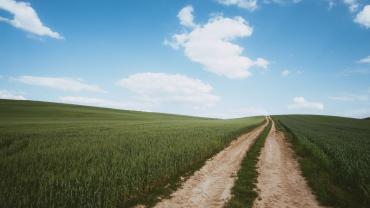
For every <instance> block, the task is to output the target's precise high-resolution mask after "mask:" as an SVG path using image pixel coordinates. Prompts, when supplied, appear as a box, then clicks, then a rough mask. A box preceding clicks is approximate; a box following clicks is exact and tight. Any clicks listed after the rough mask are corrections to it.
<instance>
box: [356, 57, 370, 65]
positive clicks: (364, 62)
mask: <svg viewBox="0 0 370 208" xmlns="http://www.w3.org/2000/svg"><path fill="white" fill-rule="evenodd" d="M358 63H360V64H370V56H368V57H365V58H363V59H361V60H359V61H358Z"/></svg>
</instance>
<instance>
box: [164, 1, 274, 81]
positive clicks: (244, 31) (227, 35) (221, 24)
mask: <svg viewBox="0 0 370 208" xmlns="http://www.w3.org/2000/svg"><path fill="white" fill-rule="evenodd" d="M185 11H186V12H185ZM192 11H193V9H192V7H191V6H187V7H185V8H183V9H182V10H181V11H180V13H179V15H178V17H179V18H180V23H181V24H182V25H185V26H187V28H188V29H190V30H191V31H190V32H184V33H181V34H175V35H173V36H172V39H171V40H170V41H168V40H165V44H166V45H170V46H171V47H173V48H174V49H179V48H183V49H184V53H185V56H186V57H188V58H189V59H190V60H191V61H193V62H196V63H200V64H202V65H203V66H204V68H205V70H207V71H210V72H213V73H215V74H217V75H222V76H226V77H228V78H232V79H236V78H246V77H249V76H250V75H251V72H250V71H249V69H250V68H251V67H254V66H255V67H260V68H267V66H268V64H269V62H268V61H267V60H265V59H263V58H258V59H257V60H256V61H253V60H251V59H250V58H248V57H246V56H243V55H242V53H243V50H244V49H243V48H242V47H241V46H239V45H237V44H235V43H233V42H232V41H234V40H235V39H237V38H243V37H248V36H251V35H252V33H253V28H252V27H251V26H250V25H249V24H248V22H247V21H245V20H244V19H243V18H242V17H234V18H226V17H223V16H222V15H216V16H214V17H212V18H210V19H209V20H208V22H207V23H206V24H204V25H197V24H195V23H194V21H193V19H194V18H193V15H192ZM184 14H186V15H184ZM225 28H227V29H225Z"/></svg>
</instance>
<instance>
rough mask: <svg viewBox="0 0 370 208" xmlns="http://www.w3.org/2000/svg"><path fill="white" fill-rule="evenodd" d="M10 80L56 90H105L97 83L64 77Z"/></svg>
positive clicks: (30, 77)
mask: <svg viewBox="0 0 370 208" xmlns="http://www.w3.org/2000/svg"><path fill="white" fill-rule="evenodd" d="M12 80H15V81H18V82H21V83H24V84H29V85H35V86H43V87H50V88H54V89H58V90H64V91H72V92H81V91H86V92H105V91H104V90H103V89H101V88H100V87H99V86H97V85H90V84H86V83H84V82H83V81H81V80H78V79H72V78H65V77H36V76H20V77H16V78H12Z"/></svg>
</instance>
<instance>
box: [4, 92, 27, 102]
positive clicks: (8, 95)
mask: <svg viewBox="0 0 370 208" xmlns="http://www.w3.org/2000/svg"><path fill="white" fill-rule="evenodd" d="M0 99H11V100H26V98H25V97H23V96H22V95H17V94H16V93H14V92H11V91H8V90H0Z"/></svg>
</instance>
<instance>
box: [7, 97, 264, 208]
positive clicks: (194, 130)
mask: <svg viewBox="0 0 370 208" xmlns="http://www.w3.org/2000/svg"><path fill="white" fill-rule="evenodd" d="M263 119H264V118H263V117H254V118H244V119H233V120H218V119H206V118H195V117H186V116H175V115H168V114H158V113H143V112H134V111H121V110H110V109H99V108H93V107H81V106H73V105H61V104H52V103H42V102H30V101H9V100H0V187H1V188H0V207H5V208H7V207H9V208H10V207H11V208H17V207H38V208H41V207H104V208H106V207H127V206H131V205H134V204H137V203H146V204H150V203H153V202H154V201H155V200H156V197H157V196H158V195H159V194H163V193H164V191H165V188H164V187H168V186H169V185H170V184H173V183H175V182H176V181H178V179H179V178H180V176H181V175H183V174H185V173H187V172H188V171H191V170H193V169H194V168H196V167H199V166H200V165H201V164H202V163H203V162H204V161H205V160H206V159H207V158H209V157H210V156H212V155H213V154H215V153H216V152H218V151H220V150H221V149H223V148H224V147H225V146H226V145H227V144H229V143H230V142H231V140H233V139H234V138H235V137H237V136H238V135H240V134H241V133H243V132H246V131H249V130H250V129H252V128H254V127H255V126H256V125H258V124H260V123H261V122H262V121H263Z"/></svg>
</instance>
